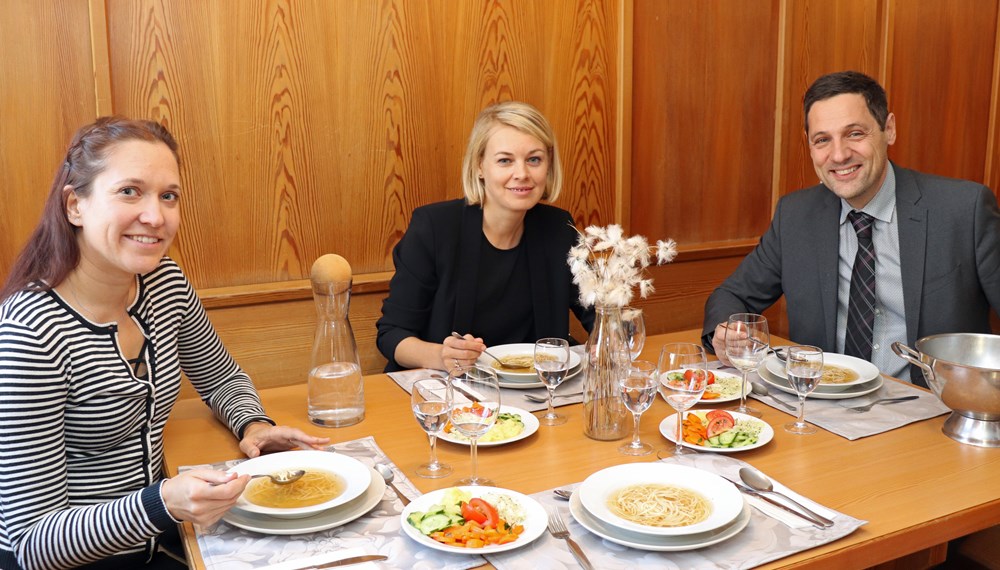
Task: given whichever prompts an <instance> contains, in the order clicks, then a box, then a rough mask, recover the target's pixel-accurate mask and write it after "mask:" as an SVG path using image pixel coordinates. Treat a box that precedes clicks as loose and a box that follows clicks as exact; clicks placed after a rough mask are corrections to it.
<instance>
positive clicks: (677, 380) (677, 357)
mask: <svg viewBox="0 0 1000 570" xmlns="http://www.w3.org/2000/svg"><path fill="white" fill-rule="evenodd" d="M656 377H657V380H658V385H659V390H660V395H661V396H663V399H664V400H666V401H667V403H668V404H670V407H672V408H673V409H675V410H677V414H676V415H677V437H676V438H675V442H676V445H675V446H674V449H673V450H670V449H664V450H661V451H660V452H658V453H657V454H656V456H657V457H659V458H660V459H666V458H667V457H669V456H671V455H686V454H691V453H697V452H696V451H691V450H689V449H685V448H684V446H683V445H681V442H682V441H684V430H683V420H684V412H685V411H687V410H688V409H690V408H691V407H692V406H694V405H695V404H697V403H698V401H699V400H701V395H702V394H704V393H705V388H707V387H708V359H707V357H706V356H705V349H704V348H702V346H701V345H700V344H694V343H689V342H677V343H670V344H666V345H664V346H663V348H662V349H661V350H660V361H659V363H658V364H657V366H656Z"/></svg>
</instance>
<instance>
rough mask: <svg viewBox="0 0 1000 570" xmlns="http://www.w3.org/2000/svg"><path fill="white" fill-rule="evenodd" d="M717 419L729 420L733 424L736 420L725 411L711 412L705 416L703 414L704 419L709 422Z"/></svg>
mask: <svg viewBox="0 0 1000 570" xmlns="http://www.w3.org/2000/svg"><path fill="white" fill-rule="evenodd" d="M718 417H723V418H729V421H731V422H733V423H734V424H735V423H736V418H734V417H733V415H732V414H730V413H729V412H727V411H726V410H712V411H710V412H708V413H707V414H705V419H706V420H709V421H711V420H713V419H715V418H718Z"/></svg>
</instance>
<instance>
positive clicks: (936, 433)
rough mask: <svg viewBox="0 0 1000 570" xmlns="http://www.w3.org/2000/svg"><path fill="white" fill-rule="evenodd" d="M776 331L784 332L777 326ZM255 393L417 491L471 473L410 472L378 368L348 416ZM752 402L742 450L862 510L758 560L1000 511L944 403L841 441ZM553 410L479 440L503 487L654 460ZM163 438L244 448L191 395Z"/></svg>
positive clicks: (902, 541) (884, 541)
mask: <svg viewBox="0 0 1000 570" xmlns="http://www.w3.org/2000/svg"><path fill="white" fill-rule="evenodd" d="M699 334H700V331H697V330H689V331H682V332H677V333H669V334H664V335H656V336H653V337H650V338H649V339H648V340H647V344H646V348H645V350H644V351H643V355H642V357H643V358H646V359H649V360H654V361H655V360H656V357H657V356H658V354H659V349H660V347H661V346H662V345H663V344H664V343H666V342H671V341H695V339H697V338H698V336H699ZM773 342H774V343H775V344H778V343H785V342H786V341H784V340H783V339H777V338H775V339H773ZM304 376H305V374H304V373H303V377H304ZM261 398H262V400H263V402H264V406H265V409H266V410H267V412H268V414H269V415H270V416H271V417H272V418H273V419H274V420H275V421H277V422H278V423H279V424H285V425H290V426H296V427H299V428H301V429H303V430H305V431H306V432H309V433H313V434H316V435H324V436H328V437H330V438H331V439H332V440H333V441H334V442H339V441H347V440H352V439H357V438H360V437H365V436H369V435H374V437H375V441H376V442H377V443H378V445H379V446H380V447H381V448H382V449H383V450H384V451H385V452H386V453H387V454H388V456H389V457H390V458H391V459H392V461H393V462H395V463H396V465H397V466H398V467H399V468H400V469H401V470H402V471H403V472H404V473H406V474H407V476H408V477H409V478H410V480H411V481H413V483H414V484H415V485H416V486H417V487H418V488H419V489H420V490H421V491H423V492H428V491H432V490H435V489H440V488H445V487H449V486H452V485H454V484H455V482H456V481H457V480H458V479H460V478H462V477H465V476H467V475H468V474H469V473H468V472H469V450H468V447H465V446H457V445H452V444H449V443H446V442H442V443H439V445H438V454H439V458H440V459H441V460H442V461H444V462H446V463H450V464H451V465H452V466H453V467H454V469H455V471H454V473H453V474H452V475H451V476H449V477H446V478H443V479H422V478H420V477H417V476H416V475H415V473H414V471H415V469H416V467H417V466H418V465H419V464H421V463H423V462H425V461H426V460H427V457H428V454H429V447H428V444H427V436H426V435H425V434H424V432H423V431H422V430H421V429H420V428H419V427H418V425H417V423H416V421H415V420H414V418H413V414H412V412H411V411H410V406H409V397H408V395H407V394H406V392H405V391H403V390H402V389H401V388H399V386H397V385H396V384H395V383H394V382H393V381H392V379H390V378H389V377H388V376H385V375H383V374H376V375H371V376H366V377H365V402H366V410H365V412H366V416H365V419H364V421H362V422H361V423H359V424H357V425H354V426H350V427H346V428H336V429H330V428H320V427H317V426H314V425H312V424H311V423H309V420H308V418H307V416H306V386H305V384H304V383H303V384H299V385H295V386H287V387H282V388H272V389H267V390H263V391H261ZM754 403H755V406H754V407H756V408H758V409H760V410H761V411H763V413H764V416H763V418H762V419H763V420H764V421H766V422H767V423H769V424H771V425H772V426H776V427H775V436H774V439H773V440H772V441H771V442H770V443H769V444H767V445H765V446H763V447H761V448H758V449H754V450H750V451H747V452H743V453H739V454H738V455H737V457H738V458H739V459H742V460H743V461H746V462H748V463H750V464H752V465H754V466H755V467H757V468H759V469H761V470H762V471H764V472H765V473H767V474H768V475H770V476H772V477H774V478H775V479H776V480H778V481H781V482H782V483H784V484H785V485H787V486H789V487H790V488H792V489H794V490H795V491H797V492H799V493H801V494H803V495H805V496H807V497H809V498H811V499H813V500H815V501H818V502H819V503H821V504H823V505H826V506H827V507H830V508H833V509H836V510H838V511H840V512H843V513H845V514H848V515H850V516H853V517H856V518H859V519H863V520H867V521H869V522H868V524H866V525H864V526H862V527H861V528H859V529H858V530H856V531H855V532H854V533H852V534H850V535H849V536H847V537H844V538H842V539H840V540H837V541H834V542H832V543H829V544H826V545H823V546H820V547H817V548H813V549H811V550H807V551H805V552H801V553H798V554H795V555H792V556H789V557H786V558H782V559H780V560H777V561H774V562H771V563H769V564H767V565H764V566H762V568H803V567H808V568H837V569H838V570H839V569H842V568H862V567H868V566H873V565H876V564H879V563H882V562H886V561H889V560H894V559H896V558H899V557H901V556H904V555H906V554H910V553H913V552H917V551H920V550H924V549H928V548H930V547H933V546H935V545H939V544H941V543H944V542H946V541H948V540H952V539H954V538H957V537H959V536H963V535H966V534H969V533H971V532H974V531H977V530H980V529H983V528H987V527H990V526H993V525H995V524H998V523H1000V449H997V448H993V449H987V448H981V447H975V446H971V445H963V444H960V443H958V442H957V441H954V440H952V439H951V438H949V437H947V436H945V435H944V434H943V433H942V432H941V426H942V424H943V423H944V420H945V418H947V416H946V415H944V416H939V417H937V418H933V419H930V420H925V421H921V422H917V423H913V424H909V425H907V426H904V427H902V428H899V429H895V430H892V431H889V432H886V433H882V434H878V435H875V436H871V437H866V438H862V439H859V440H856V441H848V440H846V439H844V438H842V437H840V436H837V435H834V434H832V433H830V432H827V431H825V430H822V429H821V430H820V431H819V433H817V434H815V435H811V436H796V435H792V434H788V433H786V432H785V431H784V430H783V429H781V426H782V425H783V424H784V423H785V422H787V421H788V420H789V418H790V416H789V415H787V414H785V413H782V412H779V411H777V410H775V409H773V408H771V407H769V406H767V405H765V404H764V403H762V402H756V401H755V402H754ZM511 404H512V405H516V402H513V403H511ZM699 407H705V406H699ZM558 410H559V411H560V412H561V413H563V414H565V415H567V416H568V417H569V422H568V423H566V424H564V425H562V426H555V427H547V426H541V427H540V428H539V430H538V432H537V433H536V434H535V435H533V436H531V437H528V438H526V439H524V440H522V441H519V442H516V443H512V444H509V445H504V446H499V447H492V448H480V450H479V473H480V475H481V476H484V477H489V478H492V479H493V480H494V481H496V484H497V485H498V486H500V487H504V488H508V489H513V490H516V491H519V492H522V493H526V494H531V493H536V492H539V491H544V490H546V489H550V488H553V487H557V486H559V485H566V484H571V483H576V482H579V481H582V480H583V479H585V478H586V477H587V476H588V475H590V474H591V473H594V472H595V471H598V470H600V469H603V468H605V467H610V466H612V465H618V464H621V463H629V462H645V461H655V460H656V456H655V455H651V456H645V457H627V456H624V455H621V454H619V453H618V451H617V447H618V446H619V445H620V444H621V441H611V442H605V441H595V440H592V439H590V438H588V437H586V436H584V435H583V419H582V416H583V414H582V406H581V405H580V404H574V405H569V406H563V407H560V408H558ZM542 413H544V412H536V415H541V414H542ZM672 413H673V410H672V409H671V408H670V407H669V406H668V405H667V404H666V403H665V402H663V401H662V399H660V398H657V399H656V402H655V403H654V404H653V406H652V407H651V408H650V409H649V410H648V411H646V413H645V414H643V416H642V423H641V435H642V439H643V441H646V442H650V443H652V444H653V445H654V446H655V447H657V448H658V449H659V448H665V447H667V446H672V445H673V444H671V443H670V442H669V441H667V440H666V439H665V438H664V437H663V436H661V435H660V433H659V430H658V426H659V423H660V421H661V420H662V419H663V418H665V417H667V416H668V415H670V414H672ZM807 418H808V416H807ZM165 448H166V449H165V454H166V464H167V471H168V473H170V474H175V473H176V470H177V467H178V466H181V465H193V464H203V463H213V462H216V461H222V460H226V459H233V458H236V457H239V456H240V451H239V448H238V446H237V441H236V440H235V438H234V437H233V436H232V435H231V434H230V433H229V432H228V430H226V429H225V428H223V426H222V425H221V424H220V423H218V422H217V421H216V420H215V419H214V418H213V417H212V414H211V411H210V410H209V409H208V407H207V406H205V405H204V404H203V403H202V402H201V401H200V400H198V399H188V400H183V401H180V402H178V404H177V406H176V407H175V409H174V411H173V414H172V416H171V419H170V421H169V422H168V424H167V427H166V433H165ZM184 539H185V543H186V546H187V547H188V552H189V559H190V564H191V567H192V568H198V569H204V568H205V566H204V563H203V562H202V560H201V556H200V554H198V546H197V541H196V540H195V538H194V529H193V527H192V526H191V524H190V523H185V524H184Z"/></svg>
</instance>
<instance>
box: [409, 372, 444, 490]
mask: <svg viewBox="0 0 1000 570" xmlns="http://www.w3.org/2000/svg"><path fill="white" fill-rule="evenodd" d="M452 402H453V396H452V388H451V382H449V381H448V379H447V378H440V377H433V378H420V379H418V380H417V381H416V382H414V383H413V388H412V391H411V392H410V406H411V407H412V408H413V415H414V417H416V418H417V423H418V424H420V427H422V428H423V429H424V431H425V432H427V437H428V438H429V439H430V442H431V458H430V461H428V462H427V463H424V464H422V465H420V466H419V467H417V475H419V476H420V477H426V478H428V479H438V478H440V477H445V476H447V475H450V474H451V472H452V468H451V465H448V464H446V463H441V462H440V461H438V458H437V436H438V434H439V433H441V430H442V429H444V425H445V424H446V423H448V416H449V414H450V412H451V406H452Z"/></svg>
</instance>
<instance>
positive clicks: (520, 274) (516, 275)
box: [472, 239, 538, 346]
mask: <svg viewBox="0 0 1000 570" xmlns="http://www.w3.org/2000/svg"><path fill="white" fill-rule="evenodd" d="M480 255H481V256H482V263H480V264H479V291H477V294H476V316H475V318H473V320H472V330H474V331H476V332H475V334H476V336H480V337H482V338H483V342H485V343H486V346H495V345H498V344H504V343H505V342H535V341H536V340H538V339H536V338H535V336H534V334H535V315H534V313H533V312H532V307H531V282H530V280H529V279H528V256H527V255H525V253H524V241H523V240H522V241H521V243H519V244H518V245H517V246H516V247H514V248H512V249H507V250H503V249H497V248H496V247H494V246H493V244H491V243H490V241H489V240H488V239H484V240H483V245H482V253H481V254H480Z"/></svg>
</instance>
